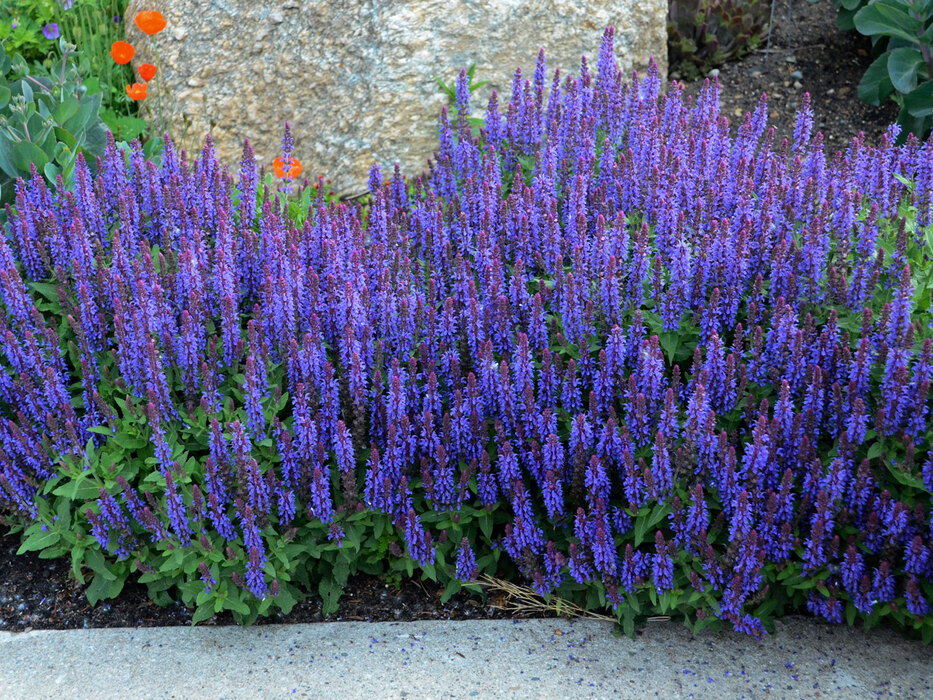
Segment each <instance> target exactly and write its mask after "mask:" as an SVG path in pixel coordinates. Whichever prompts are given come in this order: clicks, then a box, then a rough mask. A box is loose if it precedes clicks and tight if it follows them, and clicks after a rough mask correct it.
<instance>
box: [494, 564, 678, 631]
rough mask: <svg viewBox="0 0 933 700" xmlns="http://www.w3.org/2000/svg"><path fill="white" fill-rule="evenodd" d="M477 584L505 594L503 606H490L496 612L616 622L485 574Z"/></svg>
mask: <svg viewBox="0 0 933 700" xmlns="http://www.w3.org/2000/svg"><path fill="white" fill-rule="evenodd" d="M477 584H478V585H480V586H482V587H483V588H487V589H489V590H492V591H497V592H499V593H504V594H505V596H506V598H505V602H504V604H501V605H498V604H495V603H493V604H492V607H494V608H496V609H497V610H506V611H508V612H512V613H516V614H519V615H523V614H532V613H540V612H552V613H554V614H556V615H558V616H560V617H582V618H588V619H590V620H605V621H606V622H612V623H615V622H617V620H616V618H615V617H613V616H611V615H602V614H600V613H595V612H592V611H590V610H586V609H584V608H581V607H580V606H579V605H577V604H575V603H571V602H570V601H567V600H564V599H563V598H559V597H557V596H555V595H552V596H551V599H550V600H545V599H544V598H543V597H542V596H541V595H539V594H538V593H537V592H536V591H535V590H533V589H531V588H527V587H525V586H516V585H515V584H514V583H510V582H509V581H504V580H502V579H500V578H494V577H493V576H489V575H487V574H483V575H482V577H480V579H479V580H478V581H477ZM667 620H670V617H669V616H668V615H656V616H653V617H649V618H648V621H649V622H657V621H667Z"/></svg>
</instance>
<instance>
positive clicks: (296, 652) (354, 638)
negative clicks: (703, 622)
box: [0, 618, 933, 700]
mask: <svg viewBox="0 0 933 700" xmlns="http://www.w3.org/2000/svg"><path fill="white" fill-rule="evenodd" d="M611 629H612V627H611V625H609V624H607V623H604V622H600V621H586V620H573V621H570V620H563V619H552V620H524V621H496V620H477V621H470V622H435V621H431V622H381V623H365V622H337V623H320V624H307V625H305V624H302V625H268V626H261V627H252V628H249V629H241V628H237V627H198V628H195V629H193V630H192V629H190V628H187V627H157V628H148V629H147V628H140V629H92V630H69V631H62V632H58V631H34V632H25V633H19V634H16V633H10V632H0V697H2V698H11V699H12V698H30V699H32V698H191V697H197V698H201V697H210V698H279V697H281V698H286V697H288V698H294V697H315V698H331V697H333V698H346V697H351V698H352V697H356V698H384V697H385V698H404V697H408V698H447V697H452V698H469V697H479V698H488V697H508V698H563V697H573V698H578V697H586V698H589V697H600V698H638V697H663V698H716V699H717V700H723V699H724V698H743V697H744V698H757V697H765V698H813V697H821V698H868V697H877V696H885V697H888V696H893V697H899V698H931V697H933V665H931V662H933V648H931V647H924V646H923V645H921V644H920V643H919V642H910V641H907V640H905V639H903V638H901V637H899V636H897V635H896V634H894V633H893V632H890V631H888V630H877V629H876V630H871V631H870V632H868V633H865V632H862V631H860V630H852V629H849V628H848V627H842V626H835V625H828V624H822V623H820V622H817V621H815V620H811V619H801V618H789V619H787V620H786V621H784V622H778V623H777V630H776V634H774V635H770V636H768V637H766V638H765V639H764V640H762V641H760V642H758V641H755V640H754V639H752V638H750V637H746V636H744V635H739V634H736V633H731V632H730V633H719V634H712V633H710V634H705V633H704V634H702V635H700V636H698V637H694V636H693V635H691V634H690V632H689V631H688V630H687V629H686V628H685V627H684V626H683V625H682V624H679V623H671V622H653V623H649V625H648V627H647V628H646V629H645V630H644V632H643V633H642V634H641V635H639V636H638V638H637V639H635V640H632V639H629V638H627V637H614V636H613V635H612V632H611Z"/></svg>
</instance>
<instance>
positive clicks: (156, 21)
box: [136, 10, 167, 35]
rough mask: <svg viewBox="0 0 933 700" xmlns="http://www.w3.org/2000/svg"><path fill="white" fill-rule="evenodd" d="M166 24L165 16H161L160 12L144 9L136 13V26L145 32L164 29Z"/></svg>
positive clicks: (151, 32) (156, 31) (149, 32)
mask: <svg viewBox="0 0 933 700" xmlns="http://www.w3.org/2000/svg"><path fill="white" fill-rule="evenodd" d="M166 24H167V23H166V21H165V17H163V16H162V13H161V12H157V11H155V10H145V11H143V12H137V13H136V26H137V27H139V28H140V29H141V30H143V31H144V32H145V33H146V34H149V35H152V34H158V33H159V32H161V31H162V30H163V29H165V25H166Z"/></svg>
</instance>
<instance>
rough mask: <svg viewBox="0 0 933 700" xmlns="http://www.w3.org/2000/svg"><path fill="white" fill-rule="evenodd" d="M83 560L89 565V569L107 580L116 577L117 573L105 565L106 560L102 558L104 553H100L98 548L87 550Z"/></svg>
mask: <svg viewBox="0 0 933 700" xmlns="http://www.w3.org/2000/svg"><path fill="white" fill-rule="evenodd" d="M85 561H86V562H87V565H88V566H90V567H91V569H93V570H94V571H95V572H96V573H98V574H100V575H101V576H103V577H104V578H105V579H107V580H108V581H115V580H116V579H117V575H116V574H115V573H113V572H112V571H111V570H110V568H109V567H108V566H107V561H106V559H104V555H103V554H101V553H100V550H98V549H89V550H87V556H86V557H85Z"/></svg>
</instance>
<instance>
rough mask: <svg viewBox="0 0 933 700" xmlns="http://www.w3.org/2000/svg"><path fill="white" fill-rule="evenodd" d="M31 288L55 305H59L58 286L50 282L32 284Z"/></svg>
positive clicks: (30, 284)
mask: <svg viewBox="0 0 933 700" xmlns="http://www.w3.org/2000/svg"><path fill="white" fill-rule="evenodd" d="M29 286H30V287H31V288H32V289H34V290H35V291H36V292H38V293H39V294H40V295H42V296H43V297H45V298H46V299H48V300H49V301H50V302H52V303H53V304H57V303H58V286H57V285H54V284H50V283H48V282H30V283H29Z"/></svg>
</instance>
